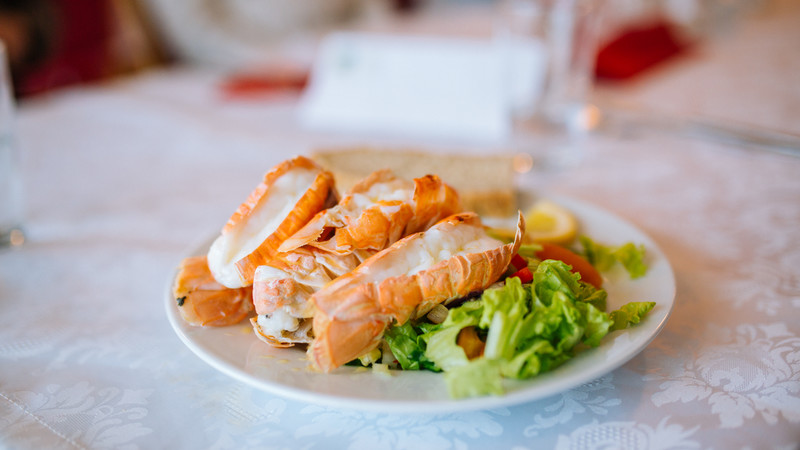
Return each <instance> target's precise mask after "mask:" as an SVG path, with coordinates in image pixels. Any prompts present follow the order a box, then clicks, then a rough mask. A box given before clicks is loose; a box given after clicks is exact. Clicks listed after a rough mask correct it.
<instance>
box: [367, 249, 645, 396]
mask: <svg viewBox="0 0 800 450" xmlns="http://www.w3.org/2000/svg"><path fill="white" fill-rule="evenodd" d="M581 243H586V244H588V245H587V246H586V247H585V248H589V249H590V250H589V251H590V252H592V255H593V256H595V257H596V256H599V257H600V258H604V259H603V261H604V263H603V266H602V267H604V268H606V269H608V268H609V267H610V266H613V264H615V263H616V262H621V263H622V264H623V265H625V264H626V262H625V261H627V262H628V264H630V262H631V261H634V262H635V264H631V265H630V267H633V268H635V270H633V271H632V272H631V271H630V270H629V273H631V277H634V276H641V271H642V270H646V266H645V265H644V259H643V256H644V247H643V246H636V245H635V244H633V243H630V244H625V245H622V246H619V247H610V246H605V245H602V244H598V243H595V242H594V241H592V240H591V239H589V238H585V237H582V238H581ZM586 244H584V245H586ZM552 245H553V244H529V245H523V246H522V247H521V248H520V250H519V253H518V254H517V255H516V256H515V257H514V258H513V259H512V264H511V266H510V267H509V270H508V272H509V273H510V275H509V276H508V277H507V278H505V280H504V281H502V282H501V283H498V285H497V286H496V287H492V288H490V289H487V290H485V291H484V292H483V293H482V294H481V295H480V296H475V297H473V298H470V299H468V300H467V301H465V302H463V303H460V304H459V305H458V306H455V307H451V308H450V309H449V311H448V312H447V316H446V319H444V321H443V322H441V323H432V322H430V321H428V320H427V319H425V318H424V317H423V318H421V319H420V320H417V321H408V322H406V323H404V324H402V325H395V326H392V327H390V328H388V329H387V330H386V332H385V334H384V341H385V345H384V350H383V352H384V355H383V357H382V358H381V361H383V362H384V363H385V362H386V361H387V356H388V357H389V358H388V359H391V360H392V361H391V362H389V367H396V368H399V369H403V370H431V371H436V372H444V380H445V383H446V385H447V389H448V392H449V394H450V396H451V397H453V398H463V397H472V396H480V395H501V394H503V393H504V388H503V379H504V378H509V379H527V378H531V377H534V376H536V375H538V374H540V373H542V372H547V371H549V370H552V369H555V368H556V367H558V366H560V365H562V364H564V363H565V362H567V361H569V360H570V359H571V358H573V357H574V356H575V355H576V354H577V353H579V352H580V351H581V350H583V349H586V348H591V347H596V346H597V345H599V344H600V342H601V340H602V339H603V338H604V337H605V336H606V335H608V333H610V332H612V331H615V330H621V329H624V328H627V327H629V326H631V325H635V324H637V323H639V322H640V321H641V320H642V319H643V317H644V316H645V315H646V314H647V313H648V312H649V311H650V310H652V309H653V307H654V306H655V303H654V302H646V301H634V302H630V303H627V304H625V305H623V306H622V307H620V308H619V309H618V310H614V311H611V312H606V300H607V296H608V294H607V292H606V291H605V290H604V289H603V288H602V287H600V286H597V285H595V284H598V283H596V282H595V283H589V282H587V281H586V280H585V279H584V273H585V271H586V270H587V269H586V268H585V267H583V268H582V270H583V272H581V271H578V270H575V267H574V266H576V265H580V264H575V263H576V262H577V261H579V260H583V261H584V263H585V264H586V265H587V266H589V267H591V268H592V269H594V265H592V264H590V263H589V262H588V258H587V259H584V258H583V257H581V256H580V255H579V252H572V251H570V250H567V249H566V248H564V247H560V249H559V250H558V251H556V253H557V254H559V255H561V256H564V255H567V256H566V258H565V259H568V260H570V262H571V263H572V264H568V263H567V262H565V261H562V260H558V259H553V258H547V259H542V258H541V256H542V255H545V254H550V255H552V254H554V250H553V248H548V247H549V246H552ZM546 250H547V251H546ZM562 250H563V251H566V252H567V253H559V252H562ZM611 258H613V260H612V259H611ZM609 262H610V263H609ZM626 267H628V266H627V265H626ZM451 305H452V304H451ZM362 362H363V361H362Z"/></svg>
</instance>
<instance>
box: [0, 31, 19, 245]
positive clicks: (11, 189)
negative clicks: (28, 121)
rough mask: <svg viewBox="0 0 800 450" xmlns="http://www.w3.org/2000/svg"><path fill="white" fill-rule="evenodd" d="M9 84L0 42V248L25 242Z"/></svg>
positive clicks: (4, 55)
mask: <svg viewBox="0 0 800 450" xmlns="http://www.w3.org/2000/svg"><path fill="white" fill-rule="evenodd" d="M11 86H12V84H11V76H10V74H9V70H8V63H7V59H6V50H5V45H3V42H2V41H0V247H8V246H18V245H22V243H23V242H24V241H25V235H24V234H23V232H22V222H23V217H22V216H23V211H22V180H21V173H20V172H21V167H20V160H19V159H20V154H19V149H18V147H17V142H16V134H15V124H14V108H15V102H14V96H13V94H12V87H11Z"/></svg>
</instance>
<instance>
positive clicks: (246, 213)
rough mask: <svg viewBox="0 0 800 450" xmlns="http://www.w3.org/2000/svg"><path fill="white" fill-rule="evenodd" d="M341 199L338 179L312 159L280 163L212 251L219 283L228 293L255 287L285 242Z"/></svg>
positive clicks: (210, 262)
mask: <svg viewBox="0 0 800 450" xmlns="http://www.w3.org/2000/svg"><path fill="white" fill-rule="evenodd" d="M337 197H338V194H337V192H336V189H335V187H334V181H333V175H332V174H331V173H330V172H328V171H325V170H323V169H322V168H320V167H319V166H317V165H316V163H314V162H313V161H311V160H310V159H308V158H305V157H303V156H298V157H295V158H293V159H290V160H287V161H284V162H282V163H281V164H278V165H277V166H275V167H274V168H272V169H271V170H270V171H269V172H267V173H266V174H265V175H264V178H263V180H262V181H261V183H260V184H259V185H258V186H257V187H256V188H255V190H254V191H253V192H252V193H251V194H250V196H249V197H248V198H247V200H246V201H245V202H244V203H242V204H241V205H240V206H239V208H238V209H237V210H236V212H234V213H233V215H232V216H231V217H230V219H229V220H228V222H227V223H226V224H225V226H224V227H223V229H222V233H221V234H220V236H219V237H218V238H217V239H216V240H215V241H214V243H213V244H212V245H211V247H210V248H209V250H208V255H207V256H208V265H209V269H210V270H211V273H212V274H213V276H214V279H215V280H217V282H219V283H220V284H222V285H223V286H226V287H228V288H239V287H244V286H249V285H251V284H252V283H253V275H254V273H255V270H256V268H257V267H258V266H260V265H262V264H263V263H265V262H266V261H268V260H269V259H270V258H272V257H274V256H275V255H276V254H277V253H278V247H279V246H280V245H281V243H283V241H284V240H286V238H288V237H289V236H291V235H292V234H294V233H295V232H296V231H298V230H299V229H300V228H301V227H303V226H304V225H305V224H306V223H307V222H308V221H309V220H310V219H311V218H312V217H314V215H315V214H317V212H319V211H321V210H323V209H325V208H327V207H330V206H332V205H333V204H335V203H336V201H337Z"/></svg>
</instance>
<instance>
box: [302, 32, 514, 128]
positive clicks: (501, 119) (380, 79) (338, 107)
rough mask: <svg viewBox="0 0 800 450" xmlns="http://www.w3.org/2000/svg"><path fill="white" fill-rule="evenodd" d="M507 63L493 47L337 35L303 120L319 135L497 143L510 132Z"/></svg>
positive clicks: (318, 67) (327, 46) (323, 56)
mask: <svg viewBox="0 0 800 450" xmlns="http://www.w3.org/2000/svg"><path fill="white" fill-rule="evenodd" d="M508 57H509V56H508V48H506V49H505V51H498V45H497V43H496V42H493V41H491V40H486V41H479V40H464V39H450V38H435V37H419V36H414V37H410V36H393V35H378V34H366V33H335V34H332V35H330V36H329V37H327V38H326V39H325V40H324V42H323V43H322V46H321V49H320V53H319V56H318V58H317V60H316V62H315V66H314V69H313V72H312V76H311V81H310V83H309V86H308V88H307V89H306V92H305V94H304V98H303V102H302V106H301V108H300V118H301V121H302V123H303V124H304V125H306V126H308V127H310V128H313V129H321V130H336V131H350V132H382V133H392V134H399V135H414V136H432V137H441V138H452V139H475V140H485V141H499V140H502V139H504V138H506V137H507V136H508V135H509V134H510V131H511V117H510V109H511V108H510V103H511V102H510V101H509V100H508V98H509V95H510V93H511V91H512V89H511V87H510V86H509V81H508V80H509V74H508V66H507V65H504V61H506V62H507V58H508ZM517 91H518V90H517Z"/></svg>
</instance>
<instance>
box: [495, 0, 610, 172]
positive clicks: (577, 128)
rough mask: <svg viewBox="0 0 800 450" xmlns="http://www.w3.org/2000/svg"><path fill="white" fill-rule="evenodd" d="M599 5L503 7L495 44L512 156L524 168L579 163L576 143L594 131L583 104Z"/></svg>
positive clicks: (534, 1) (531, 1) (552, 2)
mask: <svg viewBox="0 0 800 450" xmlns="http://www.w3.org/2000/svg"><path fill="white" fill-rule="evenodd" d="M604 3H605V2H604V0H508V1H507V2H505V3H504V4H503V14H502V15H501V20H500V22H499V23H498V25H497V27H496V33H495V34H496V36H495V37H496V42H497V45H498V46H499V47H500V49H501V55H502V56H501V58H503V61H502V62H501V64H502V66H503V67H504V69H505V71H506V74H505V76H504V79H505V80H507V81H508V85H507V87H506V91H507V93H508V95H509V98H508V101H509V103H510V105H511V114H512V116H513V121H514V126H515V144H514V145H516V147H517V149H518V150H519V151H520V152H522V153H524V154H527V155H529V156H530V157H531V158H532V159H531V161H532V168H534V169H540V168H543V167H545V166H548V168H552V167H554V166H559V167H560V166H566V165H570V164H573V163H575V162H577V161H578V160H579V159H580V157H581V150H580V149H581V147H580V145H579V143H578V142H576V139H580V135H581V134H584V133H585V132H586V131H589V130H591V129H593V128H594V127H595V126H596V125H597V124H596V122H597V120H598V117H597V115H598V111H597V109H596V108H594V107H593V106H591V105H589V104H588V98H589V93H590V89H591V86H592V82H593V74H594V61H595V56H596V53H597V45H598V38H599V28H600V24H601V18H602V14H603V11H604V9H603V6H604Z"/></svg>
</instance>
